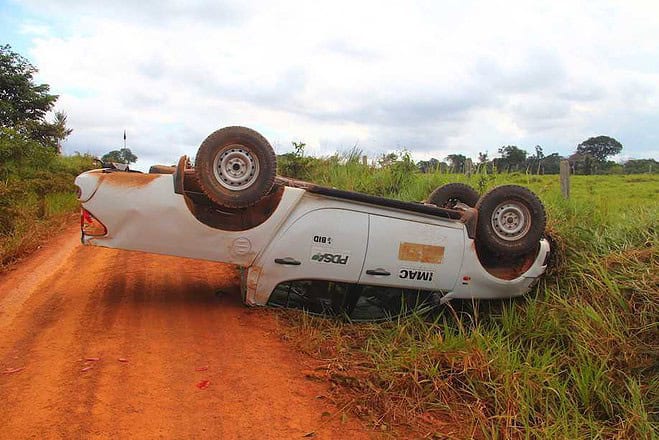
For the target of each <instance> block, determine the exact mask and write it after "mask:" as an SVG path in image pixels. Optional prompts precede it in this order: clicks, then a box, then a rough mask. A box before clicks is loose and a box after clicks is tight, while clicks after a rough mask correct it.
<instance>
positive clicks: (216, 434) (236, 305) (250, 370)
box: [0, 230, 369, 439]
mask: <svg viewBox="0 0 659 440" xmlns="http://www.w3.org/2000/svg"><path fill="white" fill-rule="evenodd" d="M77 234H78V233H77V231H75V230H70V231H68V232H67V233H66V234H64V235H63V236H61V237H59V238H57V239H55V240H53V241H51V242H49V243H48V244H47V245H45V246H44V248H43V249H41V250H40V251H38V252H37V254H35V255H33V256H32V257H30V258H29V259H28V260H27V261H25V262H23V263H21V264H19V265H18V267H17V268H15V269H14V270H12V271H10V272H8V273H6V274H4V275H0V373H2V374H0V402H1V403H0V421H1V428H0V437H2V438H40V439H41V438H67V439H69V438H109V437H111V438H177V439H178V438H227V439H233V438H237V439H239V438H245V439H256V438H259V439H260V438H302V437H303V436H304V435H305V434H309V433H312V432H313V433H315V435H313V434H309V436H314V437H315V438H369V435H368V433H367V432H366V431H364V429H363V428H362V426H361V424H360V423H359V422H358V421H356V420H349V421H348V422H346V423H342V422H341V419H342V417H341V415H340V414H337V408H336V407H333V406H332V405H331V404H330V403H328V402H327V399H325V398H323V396H326V395H327V394H328V391H327V388H326V385H325V384H322V383H316V382H312V381H309V380H307V379H305V377H304V374H303V371H304V370H305V369H306V368H308V365H306V364H307V363H308V361H309V360H308V359H306V358H304V357H303V356H302V355H300V354H298V353H295V352H294V351H292V349H291V348H290V347H288V346H287V345H286V344H285V343H283V342H281V341H280V340H279V338H278V336H277V333H276V320H275V317H274V315H273V313H271V312H268V311H264V310H253V309H248V308H246V307H244V306H243V305H242V304H241V303H240V300H239V293H238V290H237V283H238V273H237V271H236V270H235V269H234V268H233V267H232V266H228V265H220V264H213V263H206V262H199V261H194V260H186V259H180V258H174V257H164V256H155V255H148V254H141V253H135V252H125V251H118V250H111V249H102V248H89V247H82V246H80V245H79V241H78V235H77ZM217 289H222V290H225V291H227V293H226V294H224V295H221V296H219V297H218V296H217V295H216V294H215V291H216V290H217ZM21 369H22V370H21Z"/></svg>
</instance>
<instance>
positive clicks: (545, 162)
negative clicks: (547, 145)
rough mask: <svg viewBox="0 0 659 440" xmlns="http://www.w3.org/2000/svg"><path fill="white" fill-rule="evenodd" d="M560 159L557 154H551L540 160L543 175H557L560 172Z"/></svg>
mask: <svg viewBox="0 0 659 440" xmlns="http://www.w3.org/2000/svg"><path fill="white" fill-rule="evenodd" d="M561 159H563V158H562V157H561V156H560V155H559V154H558V153H551V154H550V155H549V156H545V157H544V158H542V160H541V163H542V169H543V171H544V173H545V174H558V173H560V172H561Z"/></svg>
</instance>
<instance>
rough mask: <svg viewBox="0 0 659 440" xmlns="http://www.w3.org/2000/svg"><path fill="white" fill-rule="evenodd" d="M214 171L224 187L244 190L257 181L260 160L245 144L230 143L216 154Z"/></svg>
mask: <svg viewBox="0 0 659 440" xmlns="http://www.w3.org/2000/svg"><path fill="white" fill-rule="evenodd" d="M213 173H214V175H215V178H216V179H217V181H218V182H219V183H220V185H222V186H223V187H225V188H227V189H230V190H232V191H240V190H244V189H246V188H249V187H250V186H252V184H254V182H255V181H256V178H257V177H258V175H259V161H258V158H257V157H256V156H255V155H253V154H252V152H251V151H250V150H249V149H248V148H246V147H245V146H243V145H239V144H234V145H228V146H227V147H225V148H223V149H222V150H220V151H219V152H218V153H217V154H216V155H215V159H214V160H213Z"/></svg>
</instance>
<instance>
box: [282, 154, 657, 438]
mask: <svg viewBox="0 0 659 440" xmlns="http://www.w3.org/2000/svg"><path fill="white" fill-rule="evenodd" d="M396 167H398V169H396ZM410 171H411V169H410V168H409V167H408V166H407V165H405V164H404V163H403V164H402V165H401V164H400V163H399V164H396V165H395V166H394V167H391V168H390V169H370V168H367V167H361V166H360V165H359V164H357V163H354V162H353V163H349V164H348V165H338V164H336V163H335V164H332V163H328V162H324V163H317V164H315V165H314V166H313V168H312V169H311V171H310V172H309V174H310V175H309V176H307V177H308V178H310V179H311V180H314V181H316V182H318V183H323V184H326V185H332V186H335V187H338V188H343V189H350V190H357V191H363V192H369V193H373V194H379V195H384V196H388V197H394V198H399V199H404V200H423V199H424V198H425V197H427V195H428V194H429V193H430V191H431V190H432V189H434V188H435V187H436V186H438V185H441V184H443V183H447V182H455V181H463V182H466V183H469V184H471V185H472V186H474V187H475V188H477V189H479V190H480V191H481V192H483V191H486V190H487V189H489V188H491V187H493V186H495V185H500V184H504V183H514V184H519V185H524V186H527V187H529V188H531V189H532V190H533V191H535V192H536V193H537V194H538V195H539V196H540V198H541V199H542V201H543V202H544V204H545V207H546V209H547V212H548V217H549V218H548V228H547V230H548V234H549V235H550V236H551V238H552V240H553V242H554V261H553V267H552V268H551V270H550V271H549V273H547V275H546V276H545V277H544V279H543V280H542V281H541V282H540V283H539V284H538V285H537V287H536V288H535V289H534V290H533V291H532V292H531V293H529V294H528V295H527V296H526V297H524V298H521V299H516V300H508V301H491V302H486V301H482V302H477V303H473V304H472V303H468V302H462V303H460V302H458V303H454V304H452V305H451V306H449V307H443V308H441V309H439V310H438V311H437V312H436V313H435V314H434V315H432V316H430V317H428V316H426V317H420V316H413V317H410V318H406V319H402V320H400V321H399V322H394V323H388V324H378V325H374V324H371V325H355V324H346V323H343V322H341V321H335V320H328V319H320V318H312V317H309V316H307V315H304V314H301V313H296V312H290V313H287V314H286V315H284V317H283V318H282V319H283V321H284V322H285V323H286V325H284V328H285V332H286V335H287V336H288V339H289V340H290V341H292V343H294V344H296V345H297V346H298V347H299V348H300V349H302V350H303V351H305V352H307V353H310V354H312V355H313V356H315V357H317V358H318V359H321V360H322V363H323V367H322V368H321V373H322V374H324V375H326V376H327V377H328V378H329V380H330V381H331V382H332V383H333V384H334V387H335V389H336V391H337V392H336V393H335V396H336V398H337V399H338V400H339V401H340V402H341V403H342V404H343V405H346V408H350V409H351V410H352V411H353V412H355V413H358V414H360V415H361V416H362V417H364V418H366V419H367V420H369V421H370V422H371V423H373V424H374V425H376V426H377V427H378V428H379V429H382V430H391V429H397V430H403V431H406V430H411V432H412V433H413V435H412V436H413V437H416V436H428V437H430V438H434V437H437V438H470V437H477V438H560V439H564V438H569V439H577V438H583V439H590V438H607V439H608V438H625V439H627V438H655V437H656V435H657V427H658V425H657V423H658V420H659V375H658V372H659V361H658V359H659V328H658V326H659V240H658V238H659V235H658V234H659V176H657V175H610V176H572V197H571V199H570V200H567V201H566V200H563V198H562V196H561V195H560V187H559V182H558V176H532V175H524V174H510V175H506V174H499V175H473V176H471V178H466V177H465V176H463V175H447V174H419V173H413V172H410Z"/></svg>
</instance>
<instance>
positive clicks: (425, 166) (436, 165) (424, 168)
mask: <svg viewBox="0 0 659 440" xmlns="http://www.w3.org/2000/svg"><path fill="white" fill-rule="evenodd" d="M440 165H441V162H440V161H438V160H437V159H435V158H434V157H433V158H431V159H430V160H420V161H419V162H417V164H416V167H417V168H418V169H419V171H421V172H422V173H432V172H435V171H439V169H440Z"/></svg>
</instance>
